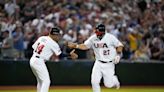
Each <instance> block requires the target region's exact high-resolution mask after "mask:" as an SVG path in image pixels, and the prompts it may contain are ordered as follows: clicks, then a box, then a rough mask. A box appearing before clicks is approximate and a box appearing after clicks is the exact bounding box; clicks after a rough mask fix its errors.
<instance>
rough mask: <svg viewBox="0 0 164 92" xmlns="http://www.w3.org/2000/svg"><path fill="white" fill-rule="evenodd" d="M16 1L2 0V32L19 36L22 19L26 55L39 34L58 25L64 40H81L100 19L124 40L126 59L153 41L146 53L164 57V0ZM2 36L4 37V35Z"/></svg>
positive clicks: (0, 28)
mask: <svg viewBox="0 0 164 92" xmlns="http://www.w3.org/2000/svg"><path fill="white" fill-rule="evenodd" d="M14 1H15V2H13V1H12V0H0V34H1V35H2V33H3V32H4V31H6V30H8V31H9V38H10V37H12V33H14V37H15V39H16V38H17V37H16V34H17V32H16V31H14V30H16V25H17V21H19V22H20V23H21V24H22V25H21V26H22V27H21V28H22V32H21V34H22V35H23V36H22V37H24V39H23V43H24V49H25V50H24V52H25V57H26V58H29V57H30V56H31V53H32V48H31V45H32V44H33V42H34V41H35V40H36V39H37V38H38V37H39V36H42V35H47V33H48V31H49V30H50V29H51V28H52V27H53V26H55V25H57V26H59V27H60V28H61V29H62V30H63V34H62V36H63V37H62V38H63V39H62V41H61V43H64V42H65V41H72V42H77V43H80V42H82V41H83V40H85V39H87V38H88V37H89V36H90V35H92V34H94V31H92V29H93V28H92V27H93V26H95V25H97V24H98V23H104V24H105V25H106V28H107V32H110V33H112V34H114V35H115V36H116V37H118V38H119V39H120V40H121V41H122V42H123V43H125V44H124V47H125V48H124V51H123V58H124V59H131V58H132V57H136V56H137V53H141V52H144V53H148V51H147V50H146V51H140V50H141V47H145V46H143V44H148V43H149V42H150V41H152V42H151V43H150V45H149V48H150V49H151V57H150V56H149V55H148V54H146V55H148V58H150V59H157V60H162V59H163V57H164V53H163V52H164V51H163V48H164V46H163V43H164V39H163V38H164V36H163V31H164V0H14ZM0 38H1V40H2V39H3V37H2V36H1V37H0ZM63 40H64V41H63ZM14 43H15V42H14ZM16 48H18V47H17V46H16ZM147 48H148V47H147ZM63 50H64V51H63V52H67V48H66V46H63ZM89 52H90V51H89ZM78 53H84V52H80V51H78ZM86 53H87V56H91V57H92V56H93V55H92V54H91V53H90V54H89V55H88V51H87V52H86ZM135 53H136V54H135ZM146 55H145V56H146ZM141 56H142V55H141ZM82 57H83V58H84V57H85V56H82ZM91 57H86V58H87V59H91ZM79 58H81V57H79Z"/></svg>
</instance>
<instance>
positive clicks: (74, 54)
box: [70, 49, 78, 59]
mask: <svg viewBox="0 0 164 92" xmlns="http://www.w3.org/2000/svg"><path fill="white" fill-rule="evenodd" d="M70 55H71V58H72V59H77V58H78V55H77V54H76V53H75V49H73V50H72V51H71V52H70Z"/></svg>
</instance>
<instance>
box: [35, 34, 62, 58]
mask: <svg viewBox="0 0 164 92" xmlns="http://www.w3.org/2000/svg"><path fill="white" fill-rule="evenodd" d="M32 48H33V49H34V50H33V55H35V56H39V57H40V58H42V59H44V60H49V59H50V57H51V56H52V55H53V53H55V54H56V55H57V56H58V55H60V54H61V50H60V47H59V45H58V43H57V42H55V41H54V40H53V39H51V38H50V37H49V36H42V37H39V38H38V40H37V41H36V42H35V43H34V44H33V45H32Z"/></svg>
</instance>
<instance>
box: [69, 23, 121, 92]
mask: <svg viewBox="0 0 164 92" xmlns="http://www.w3.org/2000/svg"><path fill="white" fill-rule="evenodd" d="M68 47H70V48H77V49H81V50H87V49H89V48H92V49H93V51H94V54H95V59H96V61H95V63H94V66H93V69H92V75H91V84H92V89H93V92H101V90H100V81H101V79H102V78H103V80H104V85H105V86H106V87H108V88H111V87H116V88H117V89H118V88H119V87H120V83H119V81H118V78H117V76H116V75H115V64H117V63H119V61H120V54H121V53H122V49H123V44H122V43H121V42H120V41H119V40H118V39H117V38H116V37H115V36H113V35H112V34H110V33H106V31H105V25H103V24H99V25H98V26H97V27H96V29H95V34H94V35H92V36H91V37H89V38H88V39H87V40H86V41H85V42H84V44H76V43H68Z"/></svg>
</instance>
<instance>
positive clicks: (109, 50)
mask: <svg viewBox="0 0 164 92" xmlns="http://www.w3.org/2000/svg"><path fill="white" fill-rule="evenodd" d="M84 44H85V45H86V46H87V47H88V48H92V49H93V51H94V53H95V58H96V60H102V61H112V60H114V58H115V56H116V55H117V52H116V47H118V46H123V44H122V43H121V42H120V41H119V40H118V39H117V38H116V37H115V36H114V35H112V34H110V33H106V34H105V35H104V37H103V38H102V39H101V40H100V39H98V38H97V36H96V34H94V35H92V36H91V37H90V38H89V39H88V40H86V41H85V42H84Z"/></svg>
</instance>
